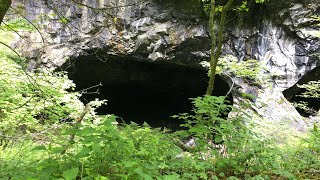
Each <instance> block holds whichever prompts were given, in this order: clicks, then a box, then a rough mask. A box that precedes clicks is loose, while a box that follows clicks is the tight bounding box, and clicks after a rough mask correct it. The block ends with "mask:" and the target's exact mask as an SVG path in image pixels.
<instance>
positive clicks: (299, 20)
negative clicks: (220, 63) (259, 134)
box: [17, 0, 320, 130]
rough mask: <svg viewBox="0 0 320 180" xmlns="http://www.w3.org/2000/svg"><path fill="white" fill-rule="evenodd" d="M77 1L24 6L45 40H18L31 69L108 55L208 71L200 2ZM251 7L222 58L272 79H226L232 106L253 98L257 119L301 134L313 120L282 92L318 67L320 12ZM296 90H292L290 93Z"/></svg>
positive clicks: (278, 5) (232, 25)
mask: <svg viewBox="0 0 320 180" xmlns="http://www.w3.org/2000/svg"><path fill="white" fill-rule="evenodd" d="M46 2H48V1H46ZM81 3H82V4H85V5H87V6H89V7H84V6H79V5H75V4H74V3H72V2H71V1H60V0H59V1H57V0H52V1H50V4H46V3H45V2H44V1H31V0H25V1H24V4H25V7H26V11H25V12H26V16H27V17H28V18H29V19H30V20H36V21H38V22H40V24H41V27H42V28H43V33H42V36H43V39H44V42H42V37H41V36H40V35H39V33H36V32H35V33H32V34H29V35H28V36H29V40H30V41H31V42H24V41H20V43H17V46H19V47H20V48H21V49H23V50H24V54H25V55H26V56H28V57H29V58H31V59H32V61H31V62H30V69H33V68H34V67H36V66H40V67H42V68H49V69H57V68H61V67H68V66H69V65H70V66H72V65H73V64H74V62H75V61H77V60H80V59H79V57H83V56H88V55H95V56H96V57H98V58H99V59H101V60H103V61H107V60H108V57H110V56H112V57H119V59H122V58H124V57H125V58H126V59H130V60H131V61H143V62H151V63H159V62H160V63H167V64H178V65H182V66H188V67H191V68H199V69H203V68H205V67H204V64H205V63H203V62H204V61H207V60H208V59H209V54H210V51H209V50H210V37H209V34H208V25H207V19H206V17H205V16H204V14H203V12H202V10H201V6H200V4H199V5H197V4H195V2H194V1H192V0H182V1H181V0H148V1H142V0H130V1H125V0H100V1H96V0H83V1H81ZM109 5H111V6H112V7H109ZM90 7H94V8H96V10H94V9H92V8H90ZM115 7H116V8H115ZM253 8H254V9H252V10H251V11H250V13H249V14H247V15H245V16H244V17H243V18H242V19H241V18H234V17H229V19H230V21H228V22H229V23H228V24H227V29H226V35H227V37H226V42H225V44H224V51H223V55H226V54H231V55H233V56H235V57H236V58H237V59H238V61H239V62H240V61H245V60H247V59H256V60H257V61H260V62H261V63H262V64H264V65H265V66H266V69H265V70H264V71H263V73H264V74H266V75H267V76H268V79H269V80H268V81H266V82H264V83H262V84H261V85H260V86H256V85H252V84H250V82H247V81H245V80H244V79H242V78H239V77H234V76H231V78H230V77H228V76H225V79H226V81H228V83H229V85H230V86H231V85H232V84H235V85H234V86H232V87H233V88H234V89H233V95H234V98H235V101H234V102H235V103H240V102H241V101H243V97H241V95H240V94H241V93H247V92H249V93H253V94H254V95H255V96H256V99H255V100H254V102H255V104H256V105H257V106H256V109H255V111H256V112H257V113H258V114H260V115H261V116H262V117H264V118H266V119H269V120H270V121H272V122H278V121H279V122H280V121H282V120H283V119H290V121H291V122H292V125H293V127H295V128H296V129H298V130H304V129H305V127H306V126H307V125H308V124H309V123H311V122H310V121H309V120H308V119H305V118H302V117H301V116H300V115H299V113H298V112H297V111H296V110H295V109H294V107H293V106H292V104H291V103H289V102H288V101H287V99H286V98H284V95H283V94H282V91H284V90H286V89H288V88H290V87H292V86H294V85H295V84H296V83H297V82H298V81H299V79H301V77H304V76H306V75H307V74H308V73H309V72H311V71H312V70H313V69H315V68H316V67H318V66H319V57H318V56H314V54H315V53H317V52H319V51H320V46H319V38H317V37H315V36H313V34H314V33H315V32H317V31H319V27H318V26H317V24H318V22H316V21H315V20H314V19H313V18H312V16H314V15H320V7H319V2H318V0H304V1H302V0H281V1H276V0H270V1H269V2H268V3H266V4H263V5H256V6H255V7H253ZM259 12H261V13H259ZM40 14H43V15H42V16H39V15H40ZM101 76H103V75H101ZM315 80H319V78H318V79H315ZM296 93H297V91H291V92H290V95H289V96H294V95H295V94H296ZM312 119H316V118H314V117H313V118H312ZM315 121H316V120H315Z"/></svg>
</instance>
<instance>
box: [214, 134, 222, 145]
mask: <svg viewBox="0 0 320 180" xmlns="http://www.w3.org/2000/svg"><path fill="white" fill-rule="evenodd" d="M222 141H223V139H222V136H216V137H214V142H215V143H221V142H222Z"/></svg>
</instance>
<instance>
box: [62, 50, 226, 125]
mask: <svg viewBox="0 0 320 180" xmlns="http://www.w3.org/2000/svg"><path fill="white" fill-rule="evenodd" d="M67 71H68V73H69V77H70V79H72V80H73V81H74V82H75V84H76V86H77V89H76V90H83V89H88V88H89V89H88V90H87V93H84V94H83V96H82V97H81V100H82V101H83V102H84V103H87V102H88V101H91V100H94V99H96V98H99V99H107V100H108V103H107V105H106V106H102V107H100V108H99V109H97V113H98V114H100V115H104V114H115V115H117V116H118V117H120V118H119V119H123V120H124V121H125V122H130V121H133V122H136V123H138V124H143V122H146V123H148V124H149V125H150V126H151V127H167V128H169V129H176V128H178V127H179V124H180V123H181V122H179V121H178V120H176V119H173V118H171V116H172V115H176V114H179V113H186V112H190V111H191V109H192V104H191V101H190V100H189V98H194V97H198V96H201V95H203V94H204V93H205V90H206V87H207V82H208V76H207V71H206V70H203V69H197V68H190V67H185V66H181V65H176V64H169V63H155V62H141V61H136V60H134V59H130V58H121V57H108V59H107V60H106V61H102V60H101V59H99V58H98V57H97V56H94V55H93V56H82V57H78V58H77V59H75V60H74V63H73V65H72V66H70V67H69V68H67ZM100 83H101V84H102V85H103V86H99V87H95V88H91V87H94V86H96V85H98V84H100ZM228 90H229V86H228V84H227V83H226V82H225V81H223V80H222V79H221V78H220V77H219V76H217V78H216V88H215V91H214V93H213V94H214V95H226V93H227V92H228ZM95 92H99V94H97V93H95ZM229 101H232V97H230V98H229ZM231 103H232V102H231Z"/></svg>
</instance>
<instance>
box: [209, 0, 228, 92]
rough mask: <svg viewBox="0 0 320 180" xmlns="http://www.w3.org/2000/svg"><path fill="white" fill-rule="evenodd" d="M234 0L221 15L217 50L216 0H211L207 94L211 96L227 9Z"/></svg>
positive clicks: (224, 8)
mask: <svg viewBox="0 0 320 180" xmlns="http://www.w3.org/2000/svg"><path fill="white" fill-rule="evenodd" d="M232 3H233V0H229V1H228V2H227V4H226V5H225V6H224V7H223V9H222V13H221V17H220V24H219V34H218V47H217V51H216V52H215V51H214V50H215V48H216V35H215V31H214V23H215V20H214V18H215V17H214V16H215V0H211V9H210V17H209V26H210V36H211V54H210V69H211V73H210V80H209V84H208V88H207V92H206V95H208V96H210V95H211V94H212V92H213V89H214V81H215V77H216V69H217V64H218V60H219V57H220V54H221V50H222V43H223V31H224V26H225V19H226V15H227V11H228V10H229V9H230V7H231V5H232Z"/></svg>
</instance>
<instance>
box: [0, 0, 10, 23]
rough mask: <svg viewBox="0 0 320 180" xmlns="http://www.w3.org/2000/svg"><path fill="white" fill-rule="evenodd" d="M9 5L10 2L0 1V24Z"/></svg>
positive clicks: (8, 0) (6, 0)
mask: <svg viewBox="0 0 320 180" xmlns="http://www.w3.org/2000/svg"><path fill="white" fill-rule="evenodd" d="M11 3H12V1H11V0H0V24H1V23H2V20H3V18H4V16H5V15H6V13H7V11H8V9H9V7H10V6H11Z"/></svg>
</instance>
